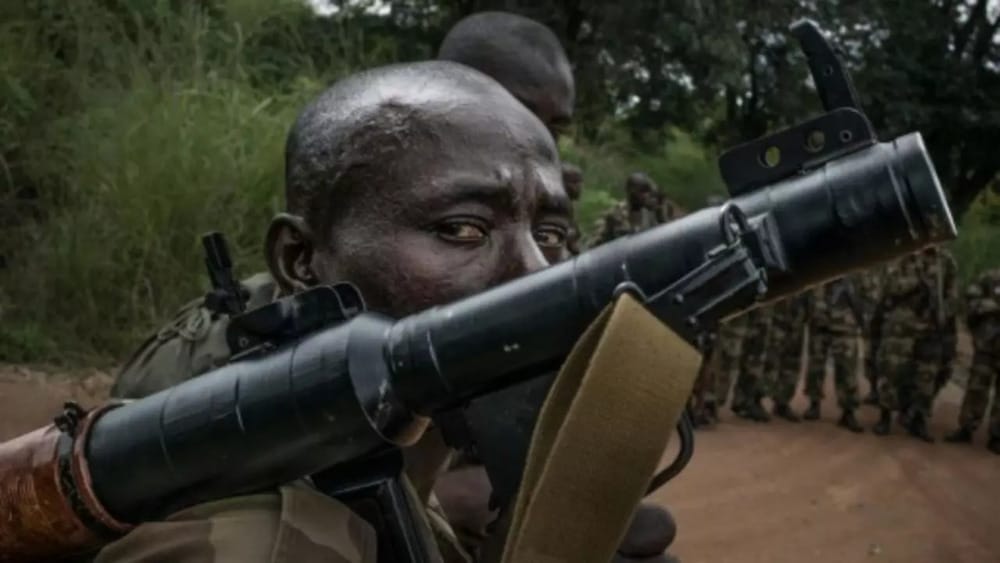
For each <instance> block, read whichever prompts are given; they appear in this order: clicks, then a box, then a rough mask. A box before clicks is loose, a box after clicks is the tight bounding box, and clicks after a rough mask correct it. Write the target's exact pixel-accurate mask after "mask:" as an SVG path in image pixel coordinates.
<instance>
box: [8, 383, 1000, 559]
mask: <svg viewBox="0 0 1000 563" xmlns="http://www.w3.org/2000/svg"><path fill="white" fill-rule="evenodd" d="M84 375H85V377H83V378H82V380H81V379H80V378H75V379H67V378H65V377H63V378H60V377H49V376H44V375H41V374H38V373H36V372H30V371H26V370H23V369H21V368H16V369H15V368H11V367H9V366H8V367H6V368H3V367H0V439H6V438H9V437H11V436H13V435H15V434H17V433H20V432H23V431H25V430H28V429H30V428H33V427H35V426H36V425H39V424H43V423H45V422H46V421H47V420H49V419H50V418H51V417H52V415H53V413H55V412H57V410H58V409H59V407H60V405H61V404H62V402H63V401H64V400H67V399H70V398H74V397H75V398H79V399H81V400H82V401H83V402H84V403H86V404H93V403H94V402H95V401H97V400H99V398H100V396H101V395H102V393H103V392H104V389H105V388H106V385H107V382H108V377H107V376H106V375H104V374H100V373H96V372H92V373H89V374H84ZM958 395H959V392H958V391H957V389H954V388H953V389H949V390H948V392H946V393H945V396H944V397H943V398H942V401H941V404H939V406H938V410H937V414H936V419H935V431H936V432H937V433H938V434H939V435H940V434H943V433H944V432H945V431H946V430H947V429H949V428H950V425H951V424H952V423H953V421H954V420H955V411H956V406H955V403H956V401H957V398H958ZM797 406H798V407H799V408H802V407H803V406H804V405H803V404H799V405H797ZM835 410H836V409H835V408H834V407H833V404H832V403H830V404H828V405H826V413H825V420H824V421H821V422H813V423H802V424H797V425H793V424H789V423H785V422H772V423H770V424H754V423H749V422H744V421H740V420H732V419H728V420H725V421H724V422H723V424H722V425H720V426H719V427H718V428H717V429H715V430H710V431H704V432H700V433H699V434H698V442H697V446H696V452H695V456H694V459H693V461H692V462H691V465H689V466H688V468H687V470H686V471H685V472H684V473H683V474H681V475H680V476H679V477H678V478H677V479H676V480H675V481H673V482H671V483H670V484H669V485H668V486H667V488H666V489H665V490H662V491H660V492H659V493H657V496H656V498H657V499H658V500H661V501H663V502H665V503H666V504H667V505H668V506H669V507H670V508H671V510H672V511H673V512H674V514H675V516H676V518H677V520H678V525H679V537H678V539H677V542H676V544H675V549H674V551H675V552H676V553H677V555H679V556H680V557H681V559H682V561H684V563H803V562H805V563H855V562H859V563H860V562H872V563H903V562H906V563H923V562H935V563H952V562H954V563H992V562H1000V456H995V455H991V454H990V453H988V452H987V451H986V450H985V449H984V448H983V447H982V437H981V436H980V437H978V442H977V445H976V446H975V447H958V446H952V445H947V444H935V445H930V444H924V443H920V442H917V441H915V440H913V439H910V438H907V437H904V436H902V435H899V434H897V435H895V436H892V437H889V438H878V437H875V436H873V435H871V434H870V433H866V434H864V435H861V436H856V435H853V434H850V433H848V432H846V431H843V430H840V429H838V428H836V427H835V426H834V425H833V422H832V419H833V418H834V416H835V414H836V412H835ZM863 419H864V420H863V422H864V423H865V425H866V426H868V427H870V425H871V424H872V423H873V422H874V412H865V413H864V416H863Z"/></svg>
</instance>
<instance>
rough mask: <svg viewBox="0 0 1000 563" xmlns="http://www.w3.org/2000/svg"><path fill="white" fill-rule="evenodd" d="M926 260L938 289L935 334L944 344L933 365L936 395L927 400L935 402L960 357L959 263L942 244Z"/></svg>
mask: <svg viewBox="0 0 1000 563" xmlns="http://www.w3.org/2000/svg"><path fill="white" fill-rule="evenodd" d="M924 261H925V266H924V267H925V269H926V272H927V273H926V275H927V276H928V280H929V281H930V283H932V284H933V287H934V289H935V296H934V298H935V302H936V306H935V307H936V314H935V315H934V321H935V323H934V326H933V328H932V330H933V331H934V335H933V336H934V337H935V339H936V340H937V341H938V342H940V346H941V355H940V356H939V357H938V359H937V361H936V362H934V364H933V365H932V367H931V368H930V369H933V371H934V395H933V396H931V397H928V398H926V399H927V400H928V401H929V402H930V403H931V404H932V405H933V404H934V399H935V398H937V395H938V393H940V392H941V389H942V388H944V386H945V385H947V384H948V381H949V380H951V374H952V372H953V371H954V370H955V358H956V357H957V356H958V323H957V322H956V321H957V319H956V317H957V315H958V309H959V307H960V303H959V297H958V264H957V263H956V262H955V257H954V256H953V255H952V254H951V252H949V251H948V250H947V249H945V248H944V247H940V246H939V247H936V251H931V252H929V253H924Z"/></svg>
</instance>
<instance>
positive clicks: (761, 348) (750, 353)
mask: <svg viewBox="0 0 1000 563" xmlns="http://www.w3.org/2000/svg"><path fill="white" fill-rule="evenodd" d="M770 330H771V314H770V311H769V310H767V309H754V310H753V311H750V313H748V314H747V334H746V337H745V338H744V339H743V349H742V350H741V353H740V371H739V376H738V377H737V379H736V390H735V391H734V393H733V406H734V407H735V406H739V405H744V404H747V403H753V402H757V401H760V400H761V399H762V398H764V396H765V395H766V394H767V389H766V385H765V383H766V382H765V380H764V361H765V359H766V358H767V345H768V333H769V332H770Z"/></svg>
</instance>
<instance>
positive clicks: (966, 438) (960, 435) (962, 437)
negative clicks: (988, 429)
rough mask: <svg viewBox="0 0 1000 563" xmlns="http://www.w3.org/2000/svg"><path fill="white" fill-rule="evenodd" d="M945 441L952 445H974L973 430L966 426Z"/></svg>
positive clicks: (948, 436)
mask: <svg viewBox="0 0 1000 563" xmlns="http://www.w3.org/2000/svg"><path fill="white" fill-rule="evenodd" d="M944 441H945V442H949V443H952V444H970V443H972V430H969V429H968V428H965V427H964V426H962V427H959V429H958V430H956V431H954V432H952V433H951V434H948V435H947V436H945V437H944Z"/></svg>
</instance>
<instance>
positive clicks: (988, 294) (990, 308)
mask: <svg viewBox="0 0 1000 563" xmlns="http://www.w3.org/2000/svg"><path fill="white" fill-rule="evenodd" d="M965 301H966V307H967V311H968V314H967V315H968V319H969V325H974V324H978V323H979V322H981V321H984V320H987V319H1000V268H994V269H992V270H988V271H986V272H983V274H982V275H980V276H979V278H978V279H977V280H976V281H975V282H973V283H971V284H969V287H968V288H966V290H965Z"/></svg>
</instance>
